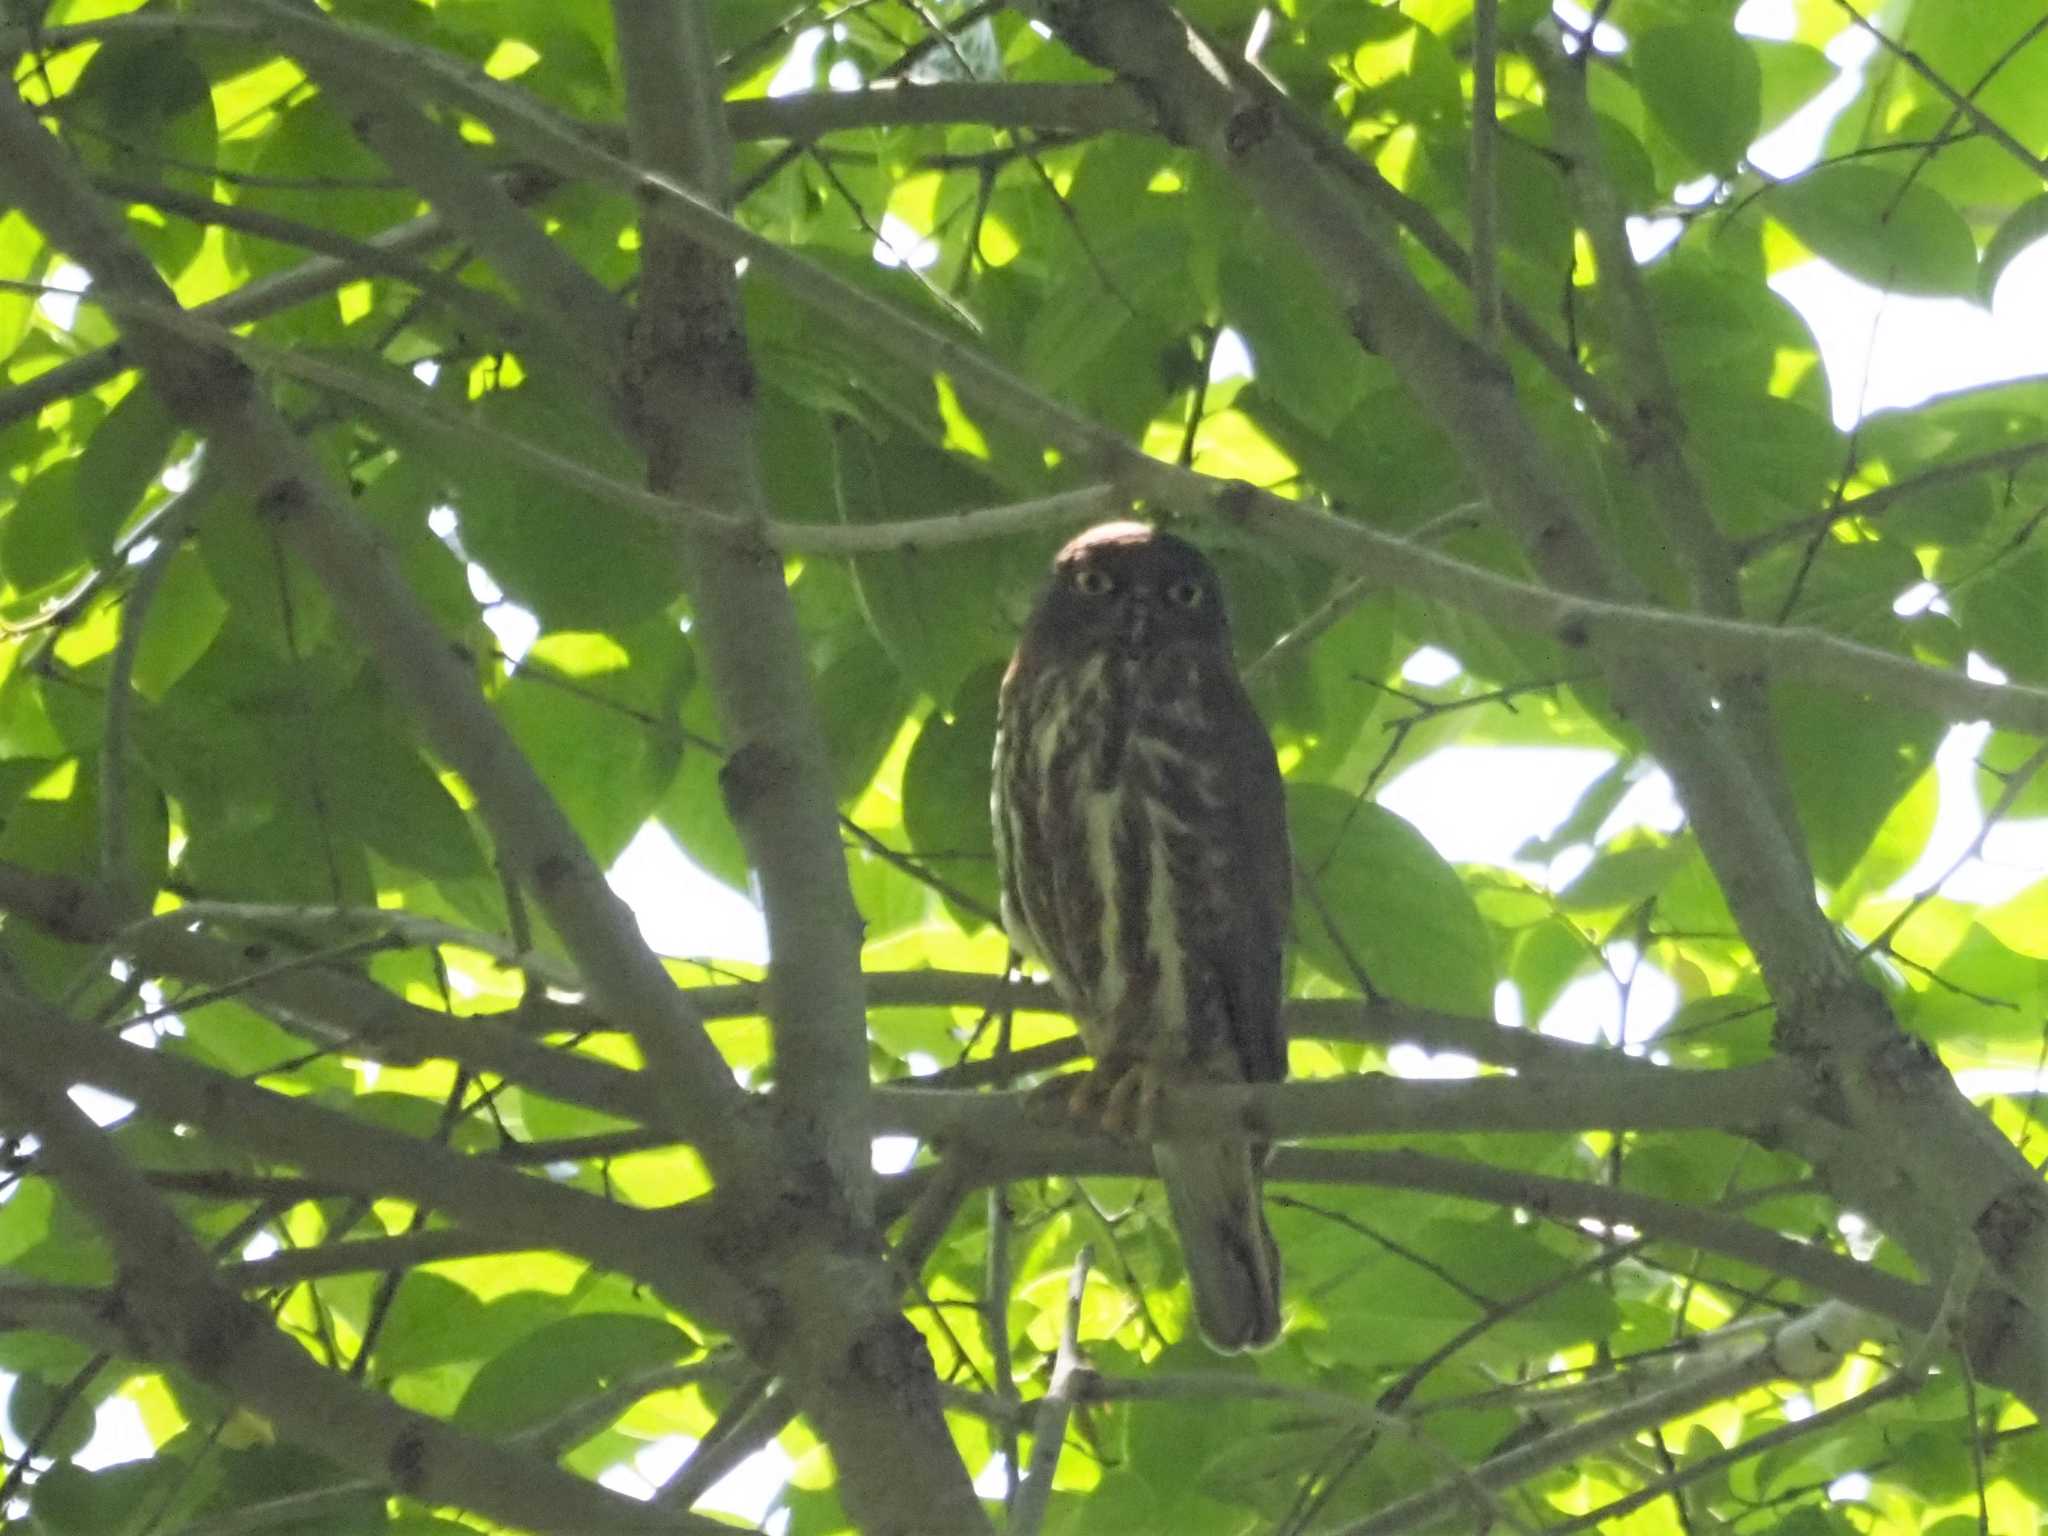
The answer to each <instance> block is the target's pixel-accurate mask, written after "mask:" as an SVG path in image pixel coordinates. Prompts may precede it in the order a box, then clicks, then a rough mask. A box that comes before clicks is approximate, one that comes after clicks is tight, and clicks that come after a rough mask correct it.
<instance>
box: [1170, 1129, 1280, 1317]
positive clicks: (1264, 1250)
mask: <svg viewBox="0 0 2048 1536" xmlns="http://www.w3.org/2000/svg"><path fill="white" fill-rule="evenodd" d="M1152 1158H1153V1161H1154V1162H1155V1163H1157V1164H1158V1166H1159V1177H1160V1179H1161V1180H1162V1181H1163V1182H1164V1183H1165V1185H1166V1204H1167V1208H1168V1209H1169V1210H1171V1211H1172V1213H1173V1225H1174V1229H1175V1231H1177V1232H1178V1233H1179V1234H1180V1247H1181V1256H1182V1258H1183V1260H1184V1261H1185V1263H1186V1264H1187V1271H1188V1284H1189V1286H1190V1287H1191V1288H1192V1289H1193V1291H1194V1293H1195V1321H1196V1322H1197V1323H1199V1324H1200V1325H1201V1329H1202V1336H1203V1337H1204V1338H1206V1339H1207V1340H1208V1341H1209V1342H1210V1344H1212V1345H1213V1346H1214V1347H1215V1348H1217V1349H1219V1350H1222V1351H1224V1352H1225V1353H1227V1354H1229V1353H1235V1352H1237V1351H1238V1350H1244V1349H1264V1348H1265V1347H1266V1346H1267V1345H1269V1344H1271V1343H1272V1342H1273V1341H1274V1340H1275V1339H1277V1338H1278V1337H1279V1336H1280V1250H1279V1248H1278V1247H1276V1246H1275V1245H1274V1242H1273V1234H1272V1232H1271V1231H1269V1230H1268V1229H1267V1226H1266V1211H1265V1205H1264V1202H1263V1200H1262V1199H1261V1195H1260V1188H1261V1183H1262V1181H1261V1179H1260V1177H1259V1169H1258V1162H1257V1160H1256V1159H1255V1158H1254V1155H1253V1151H1252V1146H1251V1144H1250V1143H1249V1142H1243V1141H1206V1142H1203V1141H1174V1142H1163V1141H1161V1142H1154V1143H1153V1144H1152Z"/></svg>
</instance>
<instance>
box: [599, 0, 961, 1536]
mask: <svg viewBox="0 0 2048 1536" xmlns="http://www.w3.org/2000/svg"><path fill="white" fill-rule="evenodd" d="M612 19H613V25H614V27H615V29H616V31H617V34H618V40H619V58H620V60H621V63H622V65H623V67H624V72H625V85H626V127H627V133H628V137H629V140H630V142H631V144H632V146H633V151H634V154H635V157H636V158H637V159H639V160H641V161H643V162H645V163H646V164H648V165H650V166H652V167H654V168H655V169H656V170H658V171H659V172H660V173H662V174H663V175H664V176H667V177H671V178H673V179H674V181H675V183H676V184H677V185H679V186H683V187H687V188H689V189H690V190H691V191H692V192H693V193H694V194H695V195H696V196H697V197H699V198H700V199H702V200H703V201H704V202H705V203H706V204H708V205H711V206H713V207H718V206H720V205H721V204H723V202H724V201H725V200H726V199H727V197H728V196H729V195H730V174H731V163H730V162H731V145H730V141H729V140H728V138H727V134H726V126H725V118H724V110H723V107H722V105H721V96H722V91H721V89H720V85H719V77H718V71H717V63H716V53H715V50H714V49H713V47H712V43H711V35H710V24H709V18H708V15H707V13H706V12H705V10H704V9H703V8H702V7H699V6H678V5H675V4H673V3H672V0H613V3H612ZM643 206H644V205H643ZM641 236H642V251H641V264H640V274H641V275H640V293H639V306H638V309H637V312H636V318H635V325H634V330H633V335H632V338H631V340H632V350H631V362H630V364H629V369H628V374H627V378H626V390H625V394H626V401H627V407H628V413H629V417H630V421H631V425H632V426H633V428H634V430H635V432H636V435H637V437H638V439H639V442H640V445H641V447H642V449H643V451H644V452H645V454H646V457H647V470H648V484H649V486H650V487H651V488H652V489H654V490H655V491H658V492H662V493H675V492H681V493H682V494H683V495H684V496H686V497H687V498H688V499H691V500H693V501H698V502H702V503H709V504H711V505H715V506H721V507H728V508H731V509H732V510H733V511H734V512H736V513H737V514H738V515H739V516H740V517H742V518H743V519H745V520H747V521H749V522H750V523H752V522H759V521H762V520H764V519H765V518H766V515H767V506H766V502H765V499H764V497H763V495H762V491H761V484H760V479H759V466H758V464H757V462H756V447H755V420H754V393H755V388H756V386H755V379H754V370H753V363H752V359H751V357H750V355H749V353H748V349H747V340H746V333H745V328H744V321H743V319H742V315H741V309H740V303H739V292H738V285H737V282H736V280H735V278H734V273H733V265H732V262H731V261H730V260H729V259H728V258H726V257H725V256H724V255H723V254H722V253H720V252H719V251H718V250H717V249H715V248H713V247H708V246H705V245H701V244H699V243H697V242H696V241H694V240H693V239H691V238H690V237H689V236H688V235H687V234H686V233H684V232H681V231H678V230H677V229H675V228H674V227H672V226H670V225H667V224H664V223H660V222H657V221H654V220H647V219H643V221H642V226H641ZM677 534H678V537H679V540H680V543H681V545H682V548H683V552H684V554H685V556H686V561H687V567H686V568H687V570H688V572H689V587H690V591H689V599H690V611H691V614H692V618H693V628H692V630H691V641H692V644H693V647H694V648H695V650H696V652H697V654H698V656H699V657H700V658H701V659H702V662H703V665H704V668H705V675H706V680H707V681H708V683H709V685H710V689H711V694H712V699H713V702H714V704H715V706H716V708H717V711H718V715H719V719H720V722H721V725H722V727H723V731H724V736H725V740H726V742H727V744H728V745H729V747H730V748H731V751H730V755H729V756H728V757H727V759H726V762H725V766H724V768H723V769H722V770H721V772H720V776H719V784H720V788H721V790H722V791H723V792H724V796H725V801H726V807H727V810H728V812H729V814H730V815H731V817H732V820H733V823H734V825H735V826H736V827H737V829H738V831H739V834H740V839H741V841H742V843H743V844H744V846H745V848H746V853H747V861H748V863H749V865H750V866H751V867H752V869H753V871H754V875H755V879H756V882H757V888H758V890H759V892H760V900H761V909H762V916H763V918H764V920H765V923H766V927H767V932H768V947H769V953H770V956H771V960H770V966H769V973H768V1008H767V1017H768V1021H769V1027H770V1031H771V1033H772V1036H773V1040H774V1047H775V1077H776V1083H775V1089H774V1094H773V1111H774V1119H775V1129H774V1136H773V1140H774V1148H773V1154H774V1155H773V1160H772V1161H767V1160H764V1165H763V1168H762V1170H761V1171H760V1172H761V1173H762V1174H765V1175H767V1177H765V1178H763V1177H760V1176H758V1175H757V1178H756V1182H755V1188H757V1189H760V1190H762V1191H763V1193H764V1194H765V1193H766V1192H767V1191H769V1190H774V1191H775V1192H776V1193H777V1194H778V1195H779V1196H780V1201H779V1206H778V1207H776V1208H771V1207H770V1206H769V1203H768V1201H767V1200H765V1199H764V1200H763V1202H762V1205H763V1210H762V1213H761V1214H762V1216H763V1218H764V1231H763V1233H762V1246H763V1248H764V1250H765V1252H764V1253H763V1254H762V1256H761V1259H760V1261H759V1265H758V1267H759V1269H760V1271H761V1272H762V1274H763V1276H764V1278H766V1279H767V1280H768V1282H769V1284H770V1285H771V1286H772V1287H774V1289H775V1291H776V1293H777V1297H778V1300H779V1301H780V1302H781V1304H782V1305H783V1306H784V1307H785V1308H786V1309H787V1311H788V1313H789V1317H788V1320H787V1321H781V1322H778V1324H777V1326H775V1327H773V1328H768V1329H759V1330H755V1331H753V1332H751V1333H750V1334H748V1335H746V1336H745V1337H744V1339H743V1342H744V1343H745V1344H746V1346H747V1349H748V1351H749V1353H750V1354H751V1355H752V1356H753V1357H754V1359H755V1360H756V1361H757V1362H758V1363H759V1364H760V1365H762V1366H763V1367H764V1368H766V1369H768V1370H770V1371H771V1372H773V1373H774V1374H775V1375H778V1376H781V1377H785V1378H786V1379H787V1380H788V1382H789V1386H790V1390H791V1393H792V1395H793V1396H794V1397H795V1399H796V1400H797V1401H798V1402H799V1403H800V1404H801V1405H802V1406H803V1408H804V1410H805V1412H806V1413H807V1414H808V1415H809V1417H810V1419H811V1422H812V1423H813V1425H814V1426H815V1427H816V1429H817V1431H818V1433H819V1436H820V1438H822V1439H823V1440H824V1441H825V1442H826V1444H827V1445H828V1446H829V1447H830V1448H831V1451H832V1457H833V1462H834V1464H835V1465H836V1467H837V1468H838V1472H839V1491H840V1496H841V1498H842V1499H843V1500H844V1502H845V1504H846V1507H847V1509H848V1511H849V1512H850V1513H851V1514H852V1515H853V1517H854V1519H855V1521H856V1523H859V1524H862V1525H864V1526H868V1527H870V1528H873V1529H876V1530H902V1531H910V1530H918V1529H926V1530H945V1531H948V1532H958V1533H959V1536H972V1533H974V1532H976V1531H981V1530H986V1529H987V1528H988V1520H987V1516H986V1515H985V1514H984V1513H983V1511H982V1508H981V1503H980V1501H979V1499H978V1498H976V1496H975V1493H974V1488H973V1485H972V1483H971V1481H970V1480H969V1478H968V1475H967V1472H966V1469H965V1468H964V1467H963V1466H962V1465H961V1463H960V1458H959V1455H958V1453H957V1452H956V1451H955V1450H954V1449H953V1444H952V1438H951V1435H950V1433H949V1431H948V1430H947V1427H946V1421H945V1416H944V1414H943V1413H942V1412H941V1411H940V1408H939V1403H938V1394H937V1391H936V1384H935V1383H934V1381H933V1379H932V1374H931V1357H930V1353H929V1351H928V1350H927V1349H926V1347H925V1344H924V1340H923V1337H922V1336H921V1335H920V1334H919V1333H918V1332H917V1331H916V1330H915V1329H914V1328H913V1327H911V1325H910V1324H909V1323H908V1322H907V1321H906V1320H905V1318H904V1317H903V1315H902V1312H901V1310H900V1308H899V1306H898V1301H897V1294H898V1284H897V1282H896V1281H895V1279H894V1278H893V1277H892V1275H891V1273H890V1270H889V1267H888V1265H887V1263H886V1262H885V1261H884V1260H883V1259H882V1258H881V1256H880V1255H879V1254H877V1253H875V1252H874V1251H873V1248H872V1246H871V1245H872V1242H873V1235H874V1226H873V1221H874V1174H873V1165H872V1161H871V1158H870V1154H869V1150H868V1147H869V1142H868V1134H867V1118H868V1055H867V1013H866V1003H865V999H864V995H863V991H862V978H861V967H860V951H861V937H862V926H861V917H860V913H859V911H858V909H857V908H856V907H855V906H854V902H853V894H852V890H851V888H850V886H849V884H848V877H847V868H846V857H845V853H844V850H843V849H842V847H841V844H840V840H839V823H838V818H837V815H836V809H837V808H836V803H835V799H834V794H833V787H832V774H831V768H830V764H829V763H828V762H827V760H826V755H825V734H824V730H823V727H822V725H821V723H820V717H819V713H818V706H817V701H816V699H815V698H814V697H813V695H812V691H811V681H810V670H809V666H808V664H807V660H806V651H805V644H804V637H803V635H802V634H801V633H800V631H799V630H798V628H797V623H796V612H795V606H794V604H793V603H792V602H791V600H790V594H789V589H788V586H787V583H786V582H785V579H784V576H783V569H782V562H781V561H780V560H778V559H775V558H773V557H772V556H768V555H765V554H764V553H763V552H761V551H759V550H758V549H749V550H736V549H735V548H734V547H733V546H732V545H731V544H729V543H727V542H725V541H722V540H714V539H709V538H705V537H703V536H702V535H701V534H699V533H697V532H696V531H695V530H692V529H691V528H689V526H688V525H687V524H685V523H680V522H679V523H678V524H677ZM792 1218H794V1219H792ZM792 1324H793V1325H794V1326H792ZM885 1383H886V1386H885V1385H884V1384H885Z"/></svg>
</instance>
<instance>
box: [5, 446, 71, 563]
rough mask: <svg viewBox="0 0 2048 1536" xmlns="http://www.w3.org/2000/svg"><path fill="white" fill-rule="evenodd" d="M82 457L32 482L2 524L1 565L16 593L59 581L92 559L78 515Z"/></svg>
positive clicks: (63, 461) (53, 469) (49, 469)
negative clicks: (79, 476) (89, 555)
mask: <svg viewBox="0 0 2048 1536" xmlns="http://www.w3.org/2000/svg"><path fill="white" fill-rule="evenodd" d="M78 462H79V461H78V460H77V459H75V458H74V459H64V460H61V461H60V462H58V463H56V464H52V465H51V466H50V467H49V468H47V469H45V470H44V471H42V473H40V474H39V475H37V476H36V477H35V478H34V479H33V480H31V481H29V483H28V484H27V485H25V486H23V487H22V488H21V492H20V494H19V495H18V496H17V497H16V498H15V502H14V506H13V509H12V510H11V511H9V512H8V514H7V518H6V521H5V522H4V523H0V570H4V573H5V575H6V578H7V585H8V587H9V588H10V589H11V590H12V591H14V592H16V593H23V594H26V593H32V592H37V591H40V590H41V589H43V588H45V587H50V586H54V585H55V584H56V583H57V582H58V581H59V580H62V579H67V578H69V577H71V576H72V575H73V574H74V573H75V572H77V571H78V569H79V568H80V567H81V566H83V565H84V564H85V562H86V559H87V550H86V541H85V533H84V530H83V528H82V527H81V526H80V523H79V516H78Z"/></svg>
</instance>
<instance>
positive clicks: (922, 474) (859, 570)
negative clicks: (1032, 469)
mask: <svg viewBox="0 0 2048 1536" xmlns="http://www.w3.org/2000/svg"><path fill="white" fill-rule="evenodd" d="M832 461H833V468H834V480H835V484H836V490H837V499H838V505H839V515H840V517H841V518H842V519H843V520H844V521H846V522H848V523H856V524H858V523H874V522H881V521H884V520H887V519H891V518H900V517H901V516H903V514H904V510H905V508H909V507H915V508H916V509H917V514H918V515H919V516H920V517H936V516H939V515H942V514H944V513H947V512H954V511H959V510H963V509H965V508H968V507H973V506H978V505H984V504H987V503H988V502H991V501H995V500H999V499H1000V497H999V496H998V495H997V494H996V492H995V489H994V487H993V486H992V485H990V483H989V482H988V481H986V480H984V479H982V478H981V477H980V476H979V475H977V474H976V473H974V471H973V470H972V468H970V467H969V464H968V462H967V461H966V460H965V459H963V458H962V457H961V456H960V455H958V454H952V453H946V452H943V451H941V450H939V449H936V448H930V447H927V446H925V445H924V444H922V443H916V442H910V441H906V440H903V439H900V438H899V439H895V440H891V441H888V442H878V441H876V440H875V439H874V438H873V437H872V436H870V435H869V433H868V432H867V430H866V429H865V428H863V427H862V426H860V425H859V424H858V423H857V422H855V421H853V420H852V419H851V418H849V417H840V418H839V419H838V420H837V421H836V422H835V423H834V430H833V434H832ZM851 564H852V567H853V582H854V591H855V593H856V595H857V596H858V597H859V599H860V606H861V612H862V613H863V614H865V615H866V616H867V621H868V625H869V627H870V628H871V629H872V630H873V631H874V634H875V638H876V639H877V640H879V641H880V642H881V644H882V649H883V650H885V651H887V652H888V653H889V659H890V660H891V661H893V662H894V663H895V664H896V668H897V670H898V671H900V672H901V673H902V674H903V679H904V681H905V682H907V683H908V684H910V685H911V686H912V687H913V688H916V689H918V690H920V691H921V692H923V693H925V694H926V695H928V696H929V697H931V698H935V699H950V698H952V697H953V695H954V693H955V691H956V690H957V689H958V688H959V686H960V682H961V679H962V678H964V677H966V675H967V674H968V673H969V672H970V671H972V670H973V669H974V668H975V667H977V666H979V665H980V664H981V663H983V662H985V661H988V660H992V659H993V658H994V657H995V656H997V655H999V654H1000V651H999V650H998V649H997V646H996V644H995V638H994V636H993V635H992V634H991V632H990V628H989V623H988V615H989V609H990V608H991V607H992V606H994V593H993V591H992V590H991V581H990V576H991V561H990V558H989V552H988V549H987V548H986V546H983V545H975V546H972V547H969V548H966V549H904V550H892V551H889V552H888V553H885V554H875V555H859V556H856V557H855V558H854V559H853V561H852V562H851Z"/></svg>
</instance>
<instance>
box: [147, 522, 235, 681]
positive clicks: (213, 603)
mask: <svg viewBox="0 0 2048 1536" xmlns="http://www.w3.org/2000/svg"><path fill="white" fill-rule="evenodd" d="M227 615H228V605H227V603H226V602H225V601H224V600H223V599H222V597H221V595H220V593H218V592H217V591H215V590H214V586H213V582H212V580H211V579H209V578H208V576H207V574H206V557H205V556H204V555H202V554H201V553H200V552H199V551H198V550H197V549H196V548H193V547H192V546H191V545H187V546H186V547H185V548H183V549H180V550H178V551H177V552H176V553H175V554H173V555H171V556H170V567H169V569H168V570H166V571H165V572H164V574H163V577H162V578H161V579H160V580H159V581H158V583H157V589H156V597H155V599H154V600H153V601H152V602H151V603H150V605H149V615H148V622H147V623H146V624H145V625H144V627H143V631H142V642H141V645H140V646H139V647H138V649H137V650H136V653H135V688H136V691H137V692H138V693H140V694H141V695H142V696H143V697H144V698H145V699H149V700H151V701H152V702H155V701H157V700H160V699H162V698H163V696H164V695H165V694H166V693H167V692H169V691H170V688H171V685H172V684H174V683H176V682H177V680H178V679H179V678H181V677H183V676H184V675H185V673H186V672H187V671H189V670H190V669H191V668H192V667H193V666H194V665H195V664H196V663H197V662H198V660H199V658H200V657H202V656H204V655H205V654H206V652H207V650H208V648H209V647H211V646H212V644H213V642H214V637H215V636H217V635H218V634H219V633H220V627H221V625H222V623H223V622H224V621H225V620H226V618H227Z"/></svg>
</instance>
